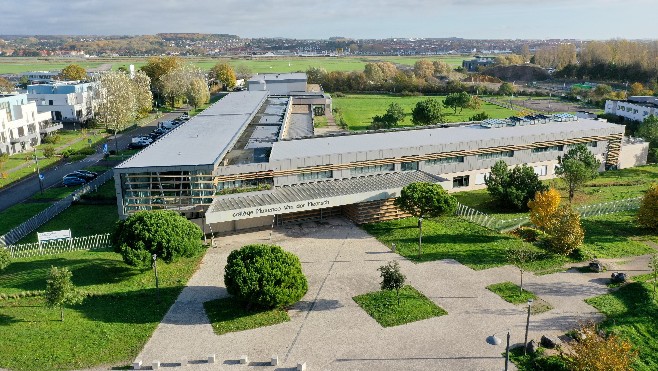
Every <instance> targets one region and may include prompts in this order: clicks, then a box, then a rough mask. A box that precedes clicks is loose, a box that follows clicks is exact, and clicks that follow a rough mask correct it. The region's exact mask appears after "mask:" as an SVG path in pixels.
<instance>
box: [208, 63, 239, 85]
mask: <svg viewBox="0 0 658 371" xmlns="http://www.w3.org/2000/svg"><path fill="white" fill-rule="evenodd" d="M210 76H211V77H212V78H214V79H215V80H217V81H219V82H220V83H222V85H223V86H224V88H225V89H233V88H234V87H235V83H236V78H235V71H233V68H232V67H231V66H229V64H228V63H217V64H216V65H214V66H213V67H212V68H211V69H210Z"/></svg>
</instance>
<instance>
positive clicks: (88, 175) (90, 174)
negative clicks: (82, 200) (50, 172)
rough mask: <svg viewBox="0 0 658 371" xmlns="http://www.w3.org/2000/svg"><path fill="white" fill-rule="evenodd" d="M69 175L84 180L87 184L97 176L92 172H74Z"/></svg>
mask: <svg viewBox="0 0 658 371" xmlns="http://www.w3.org/2000/svg"><path fill="white" fill-rule="evenodd" d="M69 175H73V176H76V177H78V178H82V179H84V180H86V181H87V182H88V181H90V180H94V179H96V177H97V176H98V174H96V173H94V172H93V171H86V170H76V171H74V172H72V173H71V174H69Z"/></svg>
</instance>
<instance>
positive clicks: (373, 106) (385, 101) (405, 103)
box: [333, 95, 517, 130]
mask: <svg viewBox="0 0 658 371" xmlns="http://www.w3.org/2000/svg"><path fill="white" fill-rule="evenodd" d="M427 98H428V97H396V96H392V95H347V96H345V97H344V98H336V97H334V98H333V103H334V107H335V108H337V109H338V110H339V111H340V114H341V115H342V118H343V119H344V120H345V121H346V122H347V125H348V127H349V129H350V130H365V129H368V128H369V126H370V124H371V123H372V118H373V116H375V115H383V114H384V113H385V112H386V109H387V108H388V106H389V105H390V104H391V103H393V102H395V103H398V104H399V105H400V106H402V108H403V109H404V111H405V113H406V117H405V118H404V120H403V121H402V122H401V123H400V124H399V126H412V125H413V124H412V123H411V111H412V110H413V108H414V106H415V105H416V103H418V102H419V101H421V100H425V99H427ZM431 98H433V99H439V100H441V101H443V99H445V96H436V97H431ZM482 111H484V112H487V113H488V114H489V116H491V117H492V118H505V117H509V116H513V115H515V114H516V113H517V112H516V111H512V110H509V109H507V108H502V107H499V106H495V105H493V104H489V103H486V102H482V107H480V109H478V110H472V109H464V110H463V111H462V112H461V113H459V111H457V114H455V113H454V111H453V110H451V109H444V110H443V112H444V114H445V119H446V122H461V121H468V118H469V117H471V116H473V115H474V114H475V113H479V112H482Z"/></svg>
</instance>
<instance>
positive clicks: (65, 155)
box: [60, 149, 73, 158]
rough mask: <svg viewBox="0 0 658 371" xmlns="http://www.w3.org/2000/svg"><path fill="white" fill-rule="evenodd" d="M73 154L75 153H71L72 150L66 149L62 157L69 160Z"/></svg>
mask: <svg viewBox="0 0 658 371" xmlns="http://www.w3.org/2000/svg"><path fill="white" fill-rule="evenodd" d="M72 154H73V151H71V150H70V149H65V150H63V151H62V152H61V153H60V155H61V156H62V157H64V158H69V157H70V156H71V155H72Z"/></svg>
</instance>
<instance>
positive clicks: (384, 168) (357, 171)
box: [350, 164, 395, 176]
mask: <svg viewBox="0 0 658 371" xmlns="http://www.w3.org/2000/svg"><path fill="white" fill-rule="evenodd" d="M391 171H395V164H386V165H374V166H359V167H353V168H351V169H350V175H353V176H354V175H361V174H370V173H386V172H391Z"/></svg>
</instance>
